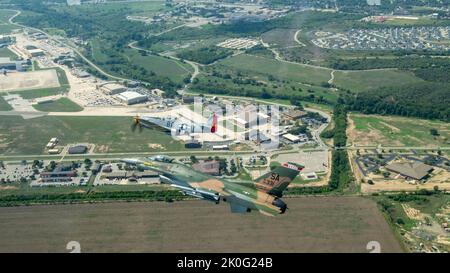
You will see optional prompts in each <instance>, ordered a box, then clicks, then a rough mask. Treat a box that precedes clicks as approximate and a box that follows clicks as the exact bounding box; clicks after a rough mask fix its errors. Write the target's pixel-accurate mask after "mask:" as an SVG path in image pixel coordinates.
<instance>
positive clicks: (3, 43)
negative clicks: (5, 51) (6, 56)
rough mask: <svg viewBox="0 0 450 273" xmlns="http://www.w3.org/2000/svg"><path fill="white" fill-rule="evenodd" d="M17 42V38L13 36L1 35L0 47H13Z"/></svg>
mask: <svg viewBox="0 0 450 273" xmlns="http://www.w3.org/2000/svg"><path fill="white" fill-rule="evenodd" d="M14 42H15V38H14V37H11V36H5V35H0V47H4V46H8V45H11V44H13V43H14Z"/></svg>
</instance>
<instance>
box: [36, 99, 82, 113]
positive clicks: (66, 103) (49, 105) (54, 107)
mask: <svg viewBox="0 0 450 273" xmlns="http://www.w3.org/2000/svg"><path fill="white" fill-rule="evenodd" d="M33 107H34V108H35V109H36V110H38V111H42V112H79V111H82V110H83V108H82V107H81V106H79V105H78V104H76V103H74V102H73V101H71V100H70V99H68V98H60V99H58V100H55V101H51V102H45V103H40V104H36V105H33Z"/></svg>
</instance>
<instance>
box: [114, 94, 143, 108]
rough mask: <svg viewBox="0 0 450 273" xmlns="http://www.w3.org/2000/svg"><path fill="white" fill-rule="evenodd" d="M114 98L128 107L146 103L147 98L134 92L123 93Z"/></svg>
mask: <svg viewBox="0 0 450 273" xmlns="http://www.w3.org/2000/svg"><path fill="white" fill-rule="evenodd" d="M116 98H117V99H118V100H120V101H122V102H123V103H126V104H128V105H131V104H136V103H141V102H146V101H147V100H148V97H147V96H146V95H142V94H139V93H137V92H134V91H125V92H122V93H120V94H118V95H117V96H116Z"/></svg>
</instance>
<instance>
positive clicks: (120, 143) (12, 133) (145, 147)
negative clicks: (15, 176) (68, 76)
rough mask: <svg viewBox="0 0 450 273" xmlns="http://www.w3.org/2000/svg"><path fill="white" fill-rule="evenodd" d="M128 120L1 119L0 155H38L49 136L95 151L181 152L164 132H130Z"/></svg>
mask: <svg viewBox="0 0 450 273" xmlns="http://www.w3.org/2000/svg"><path fill="white" fill-rule="evenodd" d="M130 124H131V119H130V118H127V117H53V116H45V117H40V118H35V119H29V120H23V119H22V118H21V117H18V116H3V117H2V118H1V119H0V132H1V133H0V139H1V140H2V145H0V154H8V155H20V154H41V153H42V150H43V149H44V146H45V144H46V143H47V142H48V140H49V139H50V138H52V137H58V138H59V139H60V140H61V143H62V144H63V145H64V144H69V143H85V142H89V143H93V144H96V148H95V151H96V152H99V153H107V152H135V151H136V152H138V151H139V152H143V151H149V152H152V151H153V152H155V151H180V150H184V149H185V148H184V145H182V143H180V142H178V141H175V140H173V139H172V137H171V136H170V135H168V134H166V133H165V132H162V131H159V130H156V129H155V130H143V131H142V133H137V132H135V133H133V132H131V130H130Z"/></svg>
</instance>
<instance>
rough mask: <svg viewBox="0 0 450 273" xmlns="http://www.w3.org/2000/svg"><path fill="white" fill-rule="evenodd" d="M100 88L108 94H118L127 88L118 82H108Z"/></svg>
mask: <svg viewBox="0 0 450 273" xmlns="http://www.w3.org/2000/svg"><path fill="white" fill-rule="evenodd" d="M100 90H101V91H102V92H103V93H105V94H106V95H117V94H119V93H122V92H125V91H126V90H127V88H126V87H125V86H123V85H120V84H117V83H107V84H104V85H103V86H101V87H100Z"/></svg>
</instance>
